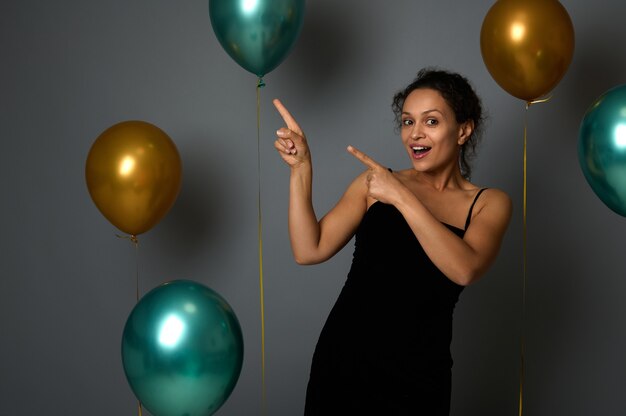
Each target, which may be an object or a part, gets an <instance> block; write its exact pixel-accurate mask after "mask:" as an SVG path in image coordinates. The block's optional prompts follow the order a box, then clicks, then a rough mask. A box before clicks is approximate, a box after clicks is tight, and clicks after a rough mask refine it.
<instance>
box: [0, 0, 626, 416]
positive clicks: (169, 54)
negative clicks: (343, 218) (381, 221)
mask: <svg viewBox="0 0 626 416" xmlns="http://www.w3.org/2000/svg"><path fill="white" fill-rule="evenodd" d="M562 3H563V5H564V6H565V7H566V8H567V10H568V11H569V14H570V16H571V18H572V20H573V23H574V27H575V30H576V51H575V55H574V59H573V62H572V64H571V66H570V68H569V70H568V72H567V74H566V75H565V77H564V79H563V80H562V82H561V83H560V84H559V85H558V87H557V88H556V89H555V91H554V98H553V99H552V100H551V101H550V102H549V103H547V104H543V105H537V106H533V107H531V108H530V110H529V112H528V128H529V130H528V137H529V149H528V275H527V286H526V290H527V298H526V307H527V314H526V318H525V320H524V321H522V312H521V311H522V296H521V294H522V133H523V117H524V104H523V103H522V102H521V101H520V100H517V99H515V98H513V97H511V96H509V95H508V94H506V93H505V92H504V91H503V90H501V89H500V88H499V87H498V85H497V84H496V83H495V82H494V81H493V80H492V78H491V77H490V75H489V74H488V72H487V70H486V68H485V66H484V64H483V61H482V58H481V55H480V47H479V34H480V27H481V24H482V21H483V18H484V16H485V15H486V13H487V11H488V9H489V7H490V6H491V5H492V1H490V0H480V1H479V0H476V1H471V2H469V1H463V2H458V1H452V0H440V1H425V0H402V1H401V0H395V1H388V2H383V1H372V2H365V1H357V0H344V1H332V0H310V1H308V4H307V11H306V17H305V23H304V27H303V31H302V34H301V37H300V39H299V41H298V43H297V45H296V47H295V49H294V50H293V53H292V54H291V55H290V56H289V57H288V58H287V59H286V60H285V61H284V62H283V64H282V65H281V66H280V67H279V68H278V69H276V70H275V71H273V72H272V73H270V74H269V75H268V76H267V77H266V82H267V87H266V88H265V89H263V90H262V92H261V94H262V98H261V108H262V119H261V129H262V135H261V136H262V137H261V140H262V148H261V154H260V157H261V163H262V175H261V183H262V199H263V203H262V208H263V213H264V218H263V224H264V243H265V251H264V264H265V293H266V299H265V301H266V321H267V328H266V338H267V405H268V414H270V415H296V414H301V412H302V406H303V401H304V392H305V385H306V381H307V376H308V368H309V363H310V357H311V355H312V352H313V348H314V345H315V342H316V339H317V336H318V333H319V331H320V329H321V327H322V325H323V322H324V319H325V318H326V315H327V313H328V311H329V310H330V308H331V306H332V304H333V302H334V300H335V298H336V296H337V294H338V291H339V290H340V288H341V286H342V284H343V281H344V279H345V275H346V272H347V269H348V267H349V262H350V258H351V251H352V249H351V247H350V246H348V247H347V248H346V249H344V250H343V251H342V252H341V253H339V254H338V255H337V256H336V257H335V258H334V259H332V260H330V261H329V262H327V263H325V264H322V265H318V266H310V267H301V266H297V265H296V264H295V263H294V262H293V260H292V259H291V256H290V248H289V243H288V237H287V229H286V226H287V224H286V208H287V197H288V195H287V184H288V169H287V168H286V167H285V166H284V165H283V163H282V162H281V161H280V160H279V158H278V156H277V155H276V154H275V152H274V150H273V146H272V142H273V132H274V131H275V130H276V129H277V128H278V127H280V126H281V125H282V124H281V121H280V119H279V117H278V115H277V114H276V113H275V112H274V110H273V108H272V106H271V99H272V98H273V97H280V98H282V99H283V101H284V102H285V103H286V104H287V106H288V107H289V108H290V110H291V111H292V112H293V114H294V115H295V116H296V117H297V119H298V120H299V121H300V123H301V124H302V126H303V127H304V129H305V131H306V132H307V134H308V136H309V140H310V145H311V148H312V152H313V156H314V162H315V164H316V167H317V169H316V171H315V175H316V176H315V186H316V187H315V195H314V196H315V206H316V209H317V210H318V213H319V214H323V213H324V212H326V210H328V209H329V208H330V207H331V206H332V205H333V204H334V202H335V201H336V200H337V198H339V196H340V195H341V193H342V191H343V189H344V188H345V186H346V185H347V184H348V183H349V182H350V181H351V180H352V178H353V177H354V176H355V175H357V174H358V173H359V172H360V171H361V169H362V167H361V166H360V165H359V163H357V162H356V161H355V160H353V158H352V157H351V156H350V155H348V154H347V153H346V152H345V150H344V149H345V146H346V145H347V144H353V145H355V146H357V147H360V148H362V150H364V151H366V152H368V153H369V154H371V155H372V156H373V157H375V158H376V159H377V160H379V161H380V162H382V163H385V164H387V165H388V166H392V167H395V168H402V167H405V166H407V165H408V161H407V160H406V157H405V156H404V153H403V152H402V151H401V147H400V141H399V139H398V138H397V137H396V135H395V134H394V131H393V126H392V114H391V111H390V101H391V96H392V94H393V93H394V92H395V91H396V90H397V89H399V88H401V87H403V86H404V85H405V84H406V83H407V82H409V81H410V80H411V79H412V77H413V76H414V74H415V72H416V71H417V69H419V68H421V67H423V66H427V65H438V66H441V67H444V68H449V69H452V70H456V71H460V72H462V73H464V74H465V75H467V76H468V77H469V78H470V79H471V80H472V81H473V83H474V85H475V87H476V89H477V90H478V92H479V93H480V95H481V96H482V97H483V100H484V104H485V106H486V107H487V109H488V111H489V114H490V122H489V125H488V128H487V132H486V135H485V139H484V143H483V145H482V148H481V153H480V156H479V158H478V160H477V163H476V170H475V175H474V180H475V182H477V183H478V184H481V185H487V186H492V187H499V188H502V189H504V190H505V191H507V192H508V193H509V194H510V195H511V197H512V199H513V202H514V205H515V212H514V216H513V219H512V223H511V226H510V229H509V231H508V234H507V236H506V238H505V240H504V244H503V247H502V251H501V255H500V257H499V259H498V260H497V263H496V264H495V265H494V267H493V268H492V270H491V271H490V272H489V273H488V275H487V276H485V277H484V279H482V280H481V281H479V282H478V283H476V284H475V285H473V286H471V287H469V288H468V289H467V290H466V291H465V292H464V294H463V296H462V299H461V301H460V303H459V304H458V307H457V310H456V314H455V337H454V341H453V353H454V356H455V367H454V381H453V403H452V407H453V410H452V414H453V415H496V416H502V415H514V414H517V394H518V389H519V368H520V365H519V362H520V335H521V334H522V332H524V334H525V337H526V364H525V370H526V384H525V392H524V393H525V407H524V414H526V415H532V416H542V415H562V414H563V415H564V414H567V415H571V416H573V415H590V414H611V415H618V414H626V402H625V401H624V388H626V368H625V359H624V351H625V350H626V328H625V327H624V325H623V321H624V319H623V317H624V316H625V315H626V304H625V303H624V302H622V299H623V293H624V292H625V290H626V281H625V279H624V277H625V275H626V263H625V262H624V235H625V231H626V222H625V219H624V218H623V217H620V216H618V215H616V214H614V213H613V212H612V211H610V210H609V209H608V208H606V207H605V206H604V204H603V203H602V202H601V201H600V200H599V199H597V198H596V197H595V195H594V194H593V192H592V190H591V188H590V187H589V186H588V185H587V183H586V182H585V180H584V178H583V176H582V173H581V171H580V169H579V166H578V160H577V151H576V145H577V140H578V128H579V123H580V121H581V119H582V116H583V114H584V112H585V110H586V109H587V107H588V106H589V105H590V104H591V103H592V102H593V100H595V99H596V98H597V97H598V96H599V95H600V94H601V93H602V92H604V91H605V90H607V89H608V88H610V87H612V86H615V85H619V84H622V83H624V82H625V81H626V75H625V70H626V53H625V52H624V48H623V45H624V41H625V40H626V25H624V24H623V16H624V13H625V12H626V6H625V5H624V3H623V2H622V1H619V0H606V1H602V2H593V3H592V2H589V1H582V0H564V1H563V2H562ZM255 83H256V79H255V77H254V76H253V75H251V74H249V73H247V72H245V71H244V70H243V69H241V68H240V67H238V66H237V65H236V64H235V63H234V62H233V61H232V60H231V59H230V58H229V57H228V56H227V55H226V53H225V52H224V51H223V50H222V49H221V47H220V45H219V44H218V42H217V40H216V38H215V36H214V34H213V32H212V29H211V27H210V23H209V18H208V12H207V4H206V2H205V1H196V0H194V1H160V0H151V1H147V0H131V1H128V0H125V1H121V0H108V1H100V2H94V1H70V0H64V1H56V2H50V1H41V0H40V1H36V0H21V1H17V0H13V1H12V0H3V1H2V2H1V3H0V141H1V142H0V143H1V146H2V147H1V150H0V158H1V159H0V166H1V169H2V171H1V175H0V178H1V181H2V187H1V188H0V189H1V191H2V198H1V205H0V207H1V210H0V226H1V231H2V232H1V236H0V253H1V254H0V255H1V262H0V273H1V275H0V334H1V335H0V415H2V416H25V415H39V414H47V415H78V414H90V415H111V414H127V415H130V414H136V400H135V398H134V396H133V394H132V392H131V390H130V388H129V387H128V384H127V382H126V379H125V377H124V374H123V369H122V365H121V357H120V340H121V333H122V329H123V326H124V323H125V322H126V318H127V316H128V314H129V313H130V310H131V309H132V307H133V305H134V303H135V291H134V284H135V280H134V277H135V275H134V270H135V257H134V250H133V247H132V245H131V244H130V243H129V242H128V241H126V240H121V239H118V238H116V237H115V233H116V232H117V231H116V230H115V229H114V228H113V227H112V226H111V225H110V224H109V223H108V222H107V221H106V220H105V219H104V217H103V216H102V215H101V214H100V213H99V212H98V211H97V209H96V207H95V205H94V204H93V203H92V201H91V199H90V197H89V195H88V193H87V189H86V185H85V180H84V164H85V160H86V156H87V152H88V151H89V148H90V146H91V144H92V143H93V141H94V140H95V138H96V137H97V136H98V135H99V134H100V133H101V132H102V131H103V130H104V129H105V128H107V127H109V126H110V125H112V124H114V123H117V122H119V121H122V120H128V119H141V120H145V121H149V122H151V123H154V124H156V125H158V126H159V127H161V128H162V129H164V130H165V131H166V132H167V133H168V134H169V135H170V136H171V137H172V139H173V140H174V141H175V143H176V145H177V146H178V149H179V151H180V153H181V156H182V159H183V164H184V168H183V169H184V173H183V175H184V178H183V186H182V190H181V193H180V195H179V197H178V200H177V202H176V204H175V206H174V207H173V209H172V210H171V211H170V213H169V214H168V215H167V217H166V218H165V219H164V220H163V221H162V222H161V223H159V224H158V225H157V226H156V227H154V228H153V229H152V230H150V231H149V232H147V233H146V234H144V235H142V236H140V248H139V253H140V260H139V265H140V276H141V279H140V280H141V291H142V293H145V292H147V291H148V290H150V289H152V288H153V287H156V286H157V285H159V284H160V283H162V282H165V281H168V280H172V279H180V278H186V279H193V280H196V281H199V282H201V283H204V284H206V285H208V286H210V287H212V288H213V289H215V290H216V291H218V292H219V293H220V294H222V295H223V296H224V297H225V298H226V299H227V300H228V301H229V303H230V304H231V305H232V307H233V308H234V310H235V311H236V313H237V316H238V318H239V320H240V322H241V325H242V328H243V331H244V337H245V342H246V354H245V359H244V366H243V371H242V373H241V377H240V380H239V383H238V384H237V386H236V388H235V390H234V392H233V394H232V395H231V397H230V399H229V400H228V401H227V402H226V404H225V405H224V407H223V408H222V409H221V410H220V411H219V412H218V414H220V415H254V414H260V409H261V387H260V386H261V365H260V362H261V361H260V358H261V341H260V314H259V287H258V257H257V205H256V198H257V178H258V176H257V146H256V109H255V107H256V98H255V85H256V84H255ZM382 284H385V282H384V281H383V280H381V285H382ZM373 303H374V302H373Z"/></svg>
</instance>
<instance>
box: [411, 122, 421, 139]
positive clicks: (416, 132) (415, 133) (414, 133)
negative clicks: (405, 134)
mask: <svg viewBox="0 0 626 416" xmlns="http://www.w3.org/2000/svg"><path fill="white" fill-rule="evenodd" d="M420 136H421V131H420V128H419V126H418V125H417V124H416V125H414V126H413V128H412V129H411V139H414V140H416V139H418V138H419V137H420Z"/></svg>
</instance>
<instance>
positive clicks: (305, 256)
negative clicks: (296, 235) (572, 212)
mask: <svg viewBox="0 0 626 416" xmlns="http://www.w3.org/2000/svg"><path fill="white" fill-rule="evenodd" d="M293 259H294V260H295V261H296V263H297V264H299V265H300V266H310V265H313V264H319V263H322V262H323V261H324V260H323V259H319V258H317V257H316V256H315V255H312V254H311V253H296V252H294V253H293Z"/></svg>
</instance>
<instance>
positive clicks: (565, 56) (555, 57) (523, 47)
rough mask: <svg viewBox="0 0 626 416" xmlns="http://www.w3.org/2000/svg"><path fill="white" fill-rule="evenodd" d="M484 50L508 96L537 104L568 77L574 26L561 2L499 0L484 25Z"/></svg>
mask: <svg viewBox="0 0 626 416" xmlns="http://www.w3.org/2000/svg"><path fill="white" fill-rule="evenodd" d="M480 50H481V53H482V57H483V61H484V62H485V65H486V66H487V69H488V70H489V73H490V74H491V76H492V77H493V79H494V80H495V81H496V82H497V83H498V84H499V85H500V86H501V87H502V88H503V89H504V90H505V91H507V92H508V93H509V94H511V95H513V96H514V97H517V98H521V99H522V100H525V101H532V100H534V99H536V98H539V97H541V96H543V95H546V94H547V93H549V92H550V91H551V90H552V89H553V88H554V87H555V86H556V85H557V84H558V83H559V81H560V80H561V78H563V75H565V72H566V71H567V68H568V66H569V64H570V62H571V61H572V55H573V54H574V26H573V25H572V21H571V19H570V17H569V14H568V13H567V10H565V7H563V5H561V3H559V2H558V1H557V0H498V1H497V2H496V3H495V4H494V5H493V6H492V7H491V9H489V12H487V15H486V16H485V20H484V21H483V25H482V29H481V31H480Z"/></svg>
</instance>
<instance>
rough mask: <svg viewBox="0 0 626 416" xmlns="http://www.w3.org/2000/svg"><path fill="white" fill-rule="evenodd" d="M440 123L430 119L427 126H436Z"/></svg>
mask: <svg viewBox="0 0 626 416" xmlns="http://www.w3.org/2000/svg"><path fill="white" fill-rule="evenodd" d="M437 123H438V121H437V120H436V119H434V118H429V119H428V120H426V125H427V126H436V125H437Z"/></svg>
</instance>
